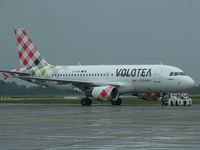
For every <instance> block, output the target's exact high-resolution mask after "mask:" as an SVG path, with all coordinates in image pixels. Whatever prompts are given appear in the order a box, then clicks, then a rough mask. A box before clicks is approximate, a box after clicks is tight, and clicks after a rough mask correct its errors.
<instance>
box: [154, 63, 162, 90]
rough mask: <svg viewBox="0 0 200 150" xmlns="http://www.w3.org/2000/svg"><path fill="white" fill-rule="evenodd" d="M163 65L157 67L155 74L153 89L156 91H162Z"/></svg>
mask: <svg viewBox="0 0 200 150" xmlns="http://www.w3.org/2000/svg"><path fill="white" fill-rule="evenodd" d="M161 73H162V67H161V66H159V67H157V68H156V69H155V73H154V74H153V87H154V88H153V89H154V91H160V90H161V87H162V79H161Z"/></svg>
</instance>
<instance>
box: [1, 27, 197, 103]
mask: <svg viewBox="0 0 200 150" xmlns="http://www.w3.org/2000/svg"><path fill="white" fill-rule="evenodd" d="M14 35H15V38H16V43H17V50H18V57H19V61H20V67H18V68H16V69H13V70H11V71H5V70H0V72H1V73H3V75H4V79H5V80H6V79H8V77H14V78H19V79H22V80H25V81H28V82H32V83H35V84H38V85H41V86H44V87H52V88H57V89H61V90H67V91H78V92H82V93H84V95H85V96H84V98H82V99H81V105H83V106H89V105H91V104H92V100H93V99H95V100H99V101H110V102H111V104H112V105H121V104H122V99H121V98H120V97H121V95H124V94H132V95H134V94H135V95H137V94H141V93H156V94H157V95H159V94H160V93H161V94H165V93H177V92H183V91H187V90H188V89H190V88H192V87H193V86H194V84H195V82H194V80H193V79H192V78H191V77H189V76H188V75H186V74H185V73H184V72H183V70H181V69H179V68H177V67H174V66H169V65H163V64H160V65H77V66H75V65H74V66H68V65H66V66H55V65H52V64H49V63H48V62H47V61H46V60H45V59H44V58H43V57H42V56H41V55H40V53H39V51H38V49H37V48H36V47H35V45H34V44H33V42H32V41H31V39H30V37H29V36H28V35H27V32H26V30H25V29H24V28H14ZM145 95H147V96H148V95H152V94H145Z"/></svg>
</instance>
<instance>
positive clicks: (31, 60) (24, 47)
mask: <svg viewBox="0 0 200 150" xmlns="http://www.w3.org/2000/svg"><path fill="white" fill-rule="evenodd" d="M14 34H15V37H16V42H17V49H18V56H19V60H20V65H21V67H23V68H24V67H25V68H27V69H29V68H31V67H35V66H37V67H44V66H47V65H48V63H47V62H46V61H45V59H43V58H42V57H41V56H40V53H39V52H38V49H37V48H36V47H35V46H34V44H33V43H32V41H31V39H30V38H29V37H28V35H27V33H26V31H25V29H24V28H15V29H14Z"/></svg>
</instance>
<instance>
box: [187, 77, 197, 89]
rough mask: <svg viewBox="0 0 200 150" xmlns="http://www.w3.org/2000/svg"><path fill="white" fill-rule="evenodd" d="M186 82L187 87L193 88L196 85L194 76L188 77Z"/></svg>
mask: <svg viewBox="0 0 200 150" xmlns="http://www.w3.org/2000/svg"><path fill="white" fill-rule="evenodd" d="M185 82H186V87H187V88H188V89H190V88H193V87H194V85H195V81H194V80H193V79H192V78H190V77H188V78H187V80H186V81H185Z"/></svg>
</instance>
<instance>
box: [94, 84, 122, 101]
mask: <svg viewBox="0 0 200 150" xmlns="http://www.w3.org/2000/svg"><path fill="white" fill-rule="evenodd" d="M92 97H93V98H95V99H97V100H101V101H108V100H113V101H115V100H117V99H118V97H119V93H118V89H117V88H116V87H113V86H101V87H94V88H93V90H92Z"/></svg>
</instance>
